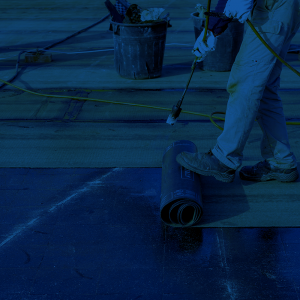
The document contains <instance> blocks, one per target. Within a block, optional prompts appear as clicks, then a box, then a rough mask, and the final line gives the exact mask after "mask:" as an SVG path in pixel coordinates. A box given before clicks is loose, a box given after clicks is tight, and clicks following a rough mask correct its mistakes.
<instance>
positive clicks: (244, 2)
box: [224, 0, 253, 23]
mask: <svg viewBox="0 0 300 300" xmlns="http://www.w3.org/2000/svg"><path fill="white" fill-rule="evenodd" d="M252 8H253V0H228V2H227V3H226V6H225V10H224V14H225V15H226V16H227V17H228V18H236V19H238V20H239V21H240V22H241V23H244V22H245V21H246V20H247V19H248V16H249V14H250V12H251V10H252Z"/></svg>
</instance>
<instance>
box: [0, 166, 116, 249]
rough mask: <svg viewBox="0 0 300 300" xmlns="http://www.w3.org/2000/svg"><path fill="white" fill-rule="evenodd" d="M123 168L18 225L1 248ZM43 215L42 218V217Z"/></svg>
mask: <svg viewBox="0 0 300 300" xmlns="http://www.w3.org/2000/svg"><path fill="white" fill-rule="evenodd" d="M120 170H122V168H115V169H113V170H112V171H111V172H109V173H107V174H105V175H103V176H101V178H98V179H96V180H94V181H92V182H87V186H86V187H84V188H82V189H79V190H77V191H75V192H74V193H73V194H72V195H71V196H69V197H67V198H66V199H64V200H62V201H60V202H59V203H56V204H54V205H53V206H52V207H51V208H50V209H48V210H43V211H41V212H40V216H37V217H36V218H34V219H32V220H30V221H29V222H27V223H25V224H21V225H17V226H16V227H15V228H17V229H16V230H15V231H14V232H13V233H11V234H10V235H9V236H8V237H7V238H6V239H5V240H4V241H3V242H1V244H0V248H1V247H3V246H4V245H5V244H7V243H8V242H9V241H11V240H12V239H13V238H14V237H16V236H17V235H19V234H21V233H22V232H23V231H24V230H26V229H27V228H29V227H30V226H32V225H34V224H36V223H38V221H39V220H40V219H41V218H42V217H44V216H45V213H52V212H54V211H55V210H57V209H58V208H59V207H61V206H62V205H64V204H66V203H68V202H69V201H70V200H71V199H73V198H76V197H77V196H79V195H81V194H83V193H84V192H87V191H89V190H90V189H91V188H92V187H94V186H99V185H100V186H101V184H102V182H103V180H104V179H105V178H106V177H108V176H109V175H110V174H112V173H113V172H115V171H120ZM41 215H42V216H41Z"/></svg>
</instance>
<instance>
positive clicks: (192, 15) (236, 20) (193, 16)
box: [191, 10, 239, 22]
mask: <svg viewBox="0 0 300 300" xmlns="http://www.w3.org/2000/svg"><path fill="white" fill-rule="evenodd" d="M211 11H213V12H214V10H211ZM196 13H198V12H197V11H195V12H193V13H191V17H192V18H196V19H198V20H205V21H206V17H205V18H199V17H197V16H195V14H196ZM211 18H216V17H211ZM220 20H221V19H220ZM231 22H239V20H238V19H232V20H231Z"/></svg>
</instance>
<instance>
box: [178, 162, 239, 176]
mask: <svg viewBox="0 0 300 300" xmlns="http://www.w3.org/2000/svg"><path fill="white" fill-rule="evenodd" d="M176 161H177V162H178V163H179V164H180V165H182V166H183V167H185V168H186V169H188V170H191V171H193V172H195V173H197V174H200V175H203V176H214V177H215V178H216V179H217V180H219V181H222V182H233V180H234V176H235V173H234V174H232V175H229V174H224V173H220V172H218V171H214V170H209V171H204V170H199V169H196V168H194V167H193V166H190V165H189V164H188V163H187V162H186V161H185V160H184V159H183V158H181V157H178V156H177V157H176Z"/></svg>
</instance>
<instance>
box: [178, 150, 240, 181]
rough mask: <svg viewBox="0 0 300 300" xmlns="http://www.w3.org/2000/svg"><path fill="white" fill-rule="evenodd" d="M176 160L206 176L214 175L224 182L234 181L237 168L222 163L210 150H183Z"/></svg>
mask: <svg viewBox="0 0 300 300" xmlns="http://www.w3.org/2000/svg"><path fill="white" fill-rule="evenodd" d="M176 161H177V162H178V163H179V164H180V165H182V166H183V167H185V168H186V169H188V170H191V171H193V172H195V173H198V174H200V175H204V176H214V177H215V178H216V179H217V180H219V181H223V182H233V180H234V176H235V170H234V169H231V168H229V167H227V166H226V165H224V164H223V163H221V162H220V161H219V160H218V159H217V158H216V157H215V156H214V155H213V153H212V151H211V150H209V151H208V152H207V153H204V154H201V153H190V152H186V151H184V152H181V153H180V154H178V155H177V156H176Z"/></svg>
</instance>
